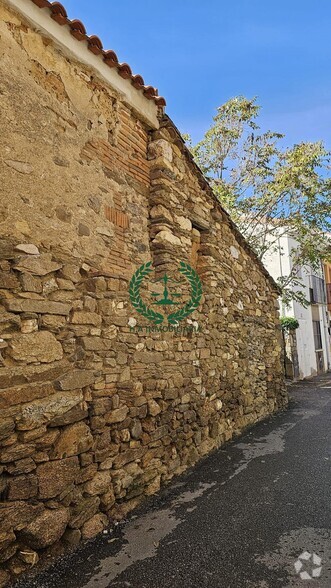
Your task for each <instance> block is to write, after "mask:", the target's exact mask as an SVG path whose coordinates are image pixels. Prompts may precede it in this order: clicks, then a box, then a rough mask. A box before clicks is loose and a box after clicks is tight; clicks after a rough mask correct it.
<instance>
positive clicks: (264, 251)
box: [186, 96, 331, 304]
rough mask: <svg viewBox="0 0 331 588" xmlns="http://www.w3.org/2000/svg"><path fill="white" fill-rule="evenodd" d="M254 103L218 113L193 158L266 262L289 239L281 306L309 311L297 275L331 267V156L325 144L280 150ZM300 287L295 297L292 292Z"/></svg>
mask: <svg viewBox="0 0 331 588" xmlns="http://www.w3.org/2000/svg"><path fill="white" fill-rule="evenodd" d="M259 112H260V107H259V106H258V105H257V104H256V99H255V98H253V99H247V98H245V97H243V96H238V97H235V98H231V99H230V100H228V101H227V102H226V103H225V104H223V105H222V106H220V107H219V108H218V109H217V114H216V116H215V117H214V119H213V124H212V126H211V128H210V129H209V130H208V131H207V132H206V134H205V135H204V137H203V139H202V141H200V142H199V143H198V144H197V145H195V146H192V144H191V143H190V138H189V137H187V136H186V140H187V142H188V145H189V148H190V149H191V151H192V153H193V155H194V158H195V160H196V162H197V164H198V165H199V167H200V168H201V170H202V171H203V173H204V174H205V176H206V177H207V179H208V180H209V182H210V183H211V185H212V187H213V190H214V192H215V194H216V195H217V197H218V198H219V200H220V202H221V203H222V205H223V206H224V208H225V209H226V210H227V211H228V212H229V214H230V215H231V217H232V219H233V220H234V222H235V223H236V224H237V226H238V228H239V230H240V231H241V232H242V234H243V235H244V236H245V237H246V239H247V241H248V242H249V244H250V245H251V247H252V248H253V249H254V251H255V252H256V254H257V255H258V257H259V258H260V259H261V260H262V261H263V260H264V258H265V256H267V255H268V253H272V252H273V250H275V249H276V248H279V238H280V237H281V236H282V235H285V234H287V235H290V236H292V237H293V238H294V239H295V240H296V242H297V246H296V247H295V249H293V251H292V270H291V273H290V275H288V276H283V277H282V278H280V279H279V280H278V282H279V286H280V287H281V289H282V292H283V300H284V302H285V303H288V302H289V300H290V299H293V298H294V299H297V300H298V301H300V302H301V303H303V304H306V301H305V298H304V296H303V294H302V292H301V291H300V285H301V281H300V278H299V276H298V271H299V268H302V267H305V266H306V267H310V268H313V269H317V268H319V267H320V262H321V260H322V259H330V240H329V238H328V236H327V233H328V232H331V178H330V174H329V170H330V156H331V153H330V152H329V151H327V150H326V149H325V147H324V145H323V143H322V142H321V141H320V142H316V143H311V142H302V143H299V144H297V145H293V146H292V147H288V148H283V147H282V146H281V143H282V141H281V140H282V139H283V135H281V134H280V133H275V132H271V131H267V132H261V131H260V127H259V126H258V124H257V122H256V119H257V118H258V115H259ZM294 286H295V288H294V290H293V287H294Z"/></svg>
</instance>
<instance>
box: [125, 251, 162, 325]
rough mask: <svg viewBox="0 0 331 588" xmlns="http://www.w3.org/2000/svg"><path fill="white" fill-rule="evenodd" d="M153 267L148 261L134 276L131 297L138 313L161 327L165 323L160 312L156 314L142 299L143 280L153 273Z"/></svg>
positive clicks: (130, 288)
mask: <svg viewBox="0 0 331 588" xmlns="http://www.w3.org/2000/svg"><path fill="white" fill-rule="evenodd" d="M151 265H152V262H151V261H148V262H147V263H144V264H143V265H141V266H140V267H138V269H137V271H136V272H135V273H134V274H133V276H132V278H131V280H130V284H129V295H130V300H131V304H132V306H133V307H134V308H135V309H136V311H137V312H139V313H140V314H142V315H143V316H144V317H145V318H147V319H148V320H150V321H151V322H152V323H155V324H156V325H159V324H160V323H162V321H163V318H164V317H163V315H162V314H160V313H159V312H154V310H152V309H151V308H148V306H147V305H146V304H145V303H144V301H143V299H142V297H141V296H140V286H141V283H142V281H143V279H144V278H145V277H146V276H148V275H149V274H150V273H151V272H152V268H151Z"/></svg>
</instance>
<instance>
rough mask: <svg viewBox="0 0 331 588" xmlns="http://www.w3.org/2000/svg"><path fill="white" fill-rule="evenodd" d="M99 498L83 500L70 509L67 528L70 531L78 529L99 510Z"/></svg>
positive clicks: (92, 497)
mask: <svg viewBox="0 0 331 588" xmlns="http://www.w3.org/2000/svg"><path fill="white" fill-rule="evenodd" d="M99 504H100V498H99V497H98V496H91V497H89V498H83V499H82V500H81V501H80V502H79V503H78V504H77V505H76V506H74V508H73V509H72V513H71V518H70V521H69V527H70V528H71V529H80V528H81V527H82V526H83V525H84V523H86V521H88V520H89V519H91V518H92V517H93V515H95V514H96V512H97V511H98V509H99Z"/></svg>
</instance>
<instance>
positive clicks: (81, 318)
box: [71, 311, 102, 327]
mask: <svg viewBox="0 0 331 588" xmlns="http://www.w3.org/2000/svg"><path fill="white" fill-rule="evenodd" d="M71 322H72V323H73V324H74V325H94V326H95V327H97V326H100V325H101V322H102V317H101V315H100V314H97V313H96V312H85V311H75V312H74V313H73V315H72V317H71Z"/></svg>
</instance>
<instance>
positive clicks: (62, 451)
mask: <svg viewBox="0 0 331 588" xmlns="http://www.w3.org/2000/svg"><path fill="white" fill-rule="evenodd" d="M20 4H21V5H22V6H23V5H25V8H27V7H28V5H29V4H31V6H32V7H33V11H34V12H32V13H31V14H32V16H31V15H29V14H23V10H20V9H19V6H18V5H20ZM45 4H47V2H46V3H43V1H39V0H38V2H37V1H36V2H34V3H32V2H31V0H25V1H24V3H22V2H19V1H18V0H15V2H10V1H9V0H8V2H7V1H4V0H2V1H1V2H0V55H1V60H0V64H1V66H0V67H1V75H0V108H1V135H0V144H1V148H0V157H1V200H0V226H1V243H0V294H1V314H0V324H1V335H0V337H1V338H0V351H1V362H0V365H1V367H0V408H1V414H0V473H1V481H0V492H1V496H0V563H1V566H2V568H1V571H0V586H3V585H5V584H6V582H7V581H8V579H9V578H10V576H11V575H14V576H15V575H17V574H19V573H21V572H23V571H25V570H27V569H28V568H29V567H31V566H33V565H34V564H35V563H36V562H37V561H38V559H39V558H40V556H45V554H46V555H47V554H48V555H49V554H52V553H58V552H59V551H60V550H61V549H62V548H63V547H64V546H69V545H74V544H76V543H78V542H79V541H80V540H81V539H89V538H90V537H92V536H93V535H95V534H96V533H98V532H100V531H101V530H102V529H103V528H104V527H105V526H106V525H107V524H108V523H109V520H112V519H120V518H121V517H123V516H124V515H125V514H126V513H127V512H128V511H130V510H131V509H133V508H134V507H135V506H136V505H138V503H139V502H140V501H141V500H142V499H143V498H144V496H146V495H150V494H152V493H154V492H156V491H157V490H158V489H159V487H160V484H162V483H165V482H167V481H168V480H170V479H171V478H172V477H173V476H174V475H175V474H178V473H180V472H182V471H184V470H185V469H186V468H187V467H189V466H191V465H192V464H194V463H195V462H196V461H197V460H198V459H199V458H200V457H201V456H203V455H205V454H206V453H208V452H209V451H211V450H212V449H213V448H215V447H217V446H219V445H220V444H222V443H224V442H225V441H227V440H229V439H231V437H232V436H233V435H235V434H238V433H239V432H240V431H242V430H243V429H244V428H245V427H247V426H248V425H251V424H252V423H254V422H256V421H257V420H259V419H261V418H263V417H265V416H266V415H268V414H270V413H272V412H273V411H276V410H279V409H281V408H283V407H284V406H286V403H287V397H286V392H285V388H284V383H283V367H282V357H281V339H280V328H279V319H278V310H277V297H278V292H277V289H276V286H275V284H274V283H273V281H272V280H271V278H270V277H269V276H268V274H267V273H266V271H265V270H264V269H263V266H262V265H261V264H260V263H259V262H258V260H257V258H256V257H255V255H254V254H253V253H252V251H251V250H250V249H249V248H248V246H247V244H246V243H245V241H244V239H243V238H242V237H241V235H240V234H239V233H238V231H237V230H236V228H235V227H234V226H233V224H232V223H231V221H230V219H229V218H228V216H227V215H226V213H225V212H224V211H223V210H222V208H221V207H220V205H219V204H218V202H217V201H216V199H215V198H214V196H213V194H212V192H211V190H210V188H209V186H208V184H207V183H206V181H205V180H204V178H203V177H202V175H201V173H200V171H199V170H198V168H197V167H196V166H195V164H194V163H193V161H192V159H191V157H190V155H189V153H188V151H187V149H186V147H185V145H184V143H183V141H182V139H181V137H180V135H179V133H178V131H177V129H176V128H175V126H174V125H173V123H172V122H171V121H170V120H169V119H168V118H167V117H166V116H165V115H164V114H163V112H162V109H160V108H159V107H158V106H157V105H156V104H154V103H151V101H150V100H149V99H148V97H145V96H144V95H143V94H142V93H141V91H140V93H139V91H138V89H135V88H134V87H133V86H132V83H131V81H130V80H125V84H127V86H125V87H124V86H123V87H124V91H123V92H120V91H119V90H118V89H116V88H114V87H112V85H111V84H110V83H109V82H107V80H105V79H104V77H103V76H102V75H101V74H100V75H99V74H98V71H97V69H96V68H97V65H94V62H93V64H89V62H88V59H87V58H86V57H85V53H86V54H87V53H88V49H87V48H86V47H85V45H84V47H83V45H82V49H81V51H82V59H81V60H79V59H78V58H77V56H76V57H75V56H74V54H72V53H70V52H69V51H68V52H67V51H66V47H65V42H64V41H61V43H60V42H57V40H56V38H55V37H54V35H55V34H56V27H57V28H58V29H59V34H62V35H64V32H63V31H65V29H67V26H66V25H63V26H62V27H61V26H60V24H58V23H56V22H54V20H52V19H51V16H50V14H49V9H48V8H47V7H45V8H43V6H44V5H45ZM56 4H58V3H56ZM14 5H17V6H14ZM31 10H32V8H31ZM45 11H46V12H45ZM39 12H40V14H42V15H43V17H42V18H44V20H45V19H46V17H47V19H48V20H49V22H50V27H51V26H52V27H53V29H54V31H55V33H53V32H52V34H47V31H45V29H44V28H43V26H44V25H43V26H42V25H41V24H40V26H37V25H36V22H34V19H37V18H38V14H39ZM40 18H41V17H40ZM62 24H63V23H62ZM53 29H52V31H53ZM65 34H67V35H68V36H70V33H69V32H68V31H67V32H66V33H65ZM73 41H74V43H76V44H77V46H78V48H80V47H81V45H80V44H79V41H78V40H77V41H76V40H75V39H74V40H73ZM79 50H80V49H79ZM77 51H78V49H77ZM84 52H85V53H84ZM91 55H92V54H91ZM94 58H95V56H94V55H93V59H94ZM91 59H92V57H91ZM101 62H102V58H100V63H101ZM95 63H96V62H95ZM111 71H112V75H114V76H115V73H114V74H113V70H111ZM116 75H119V74H117V73H116ZM114 79H115V78H114ZM121 83H123V84H124V82H123V79H122V82H121ZM125 88H127V94H125V91H126V90H125ZM135 103H136V104H137V107H135ZM145 103H146V113H147V114H146V113H145V114H144V104H145ZM153 108H154V111H155V123H153V122H151V118H152V117H151V115H150V112H151V109H153ZM147 261H152V262H153V266H154V267H155V268H156V269H155V274H154V278H155V279H156V278H157V277H158V276H159V277H160V276H162V275H163V274H164V272H167V273H168V274H169V275H175V274H176V271H177V269H178V264H179V262H180V261H185V262H187V263H189V264H190V265H191V266H192V267H194V268H195V269H196V271H197V272H198V274H199V276H200V279H201V281H202V285H203V297H202V302H201V305H200V307H199V308H198V309H197V310H196V311H195V312H194V314H193V315H192V316H191V317H190V319H185V321H184V322H183V323H182V326H184V327H185V326H186V327H187V325H189V324H191V325H192V321H193V322H194V325H195V328H194V329H193V330H192V329H191V330H186V331H185V329H183V330H182V331H181V332H176V331H170V330H168V331H167V332H165V331H163V332H162V331H161V332H158V331H157V330H153V329H151V328H148V327H150V323H149V322H148V320H147V319H145V318H144V317H142V316H140V315H139V314H138V313H137V312H136V311H135V310H134V308H133V307H132V306H131V304H130V300H129V293H128V283H129V280H130V278H131V276H132V274H133V272H134V271H136V269H137V268H138V267H139V266H140V265H142V264H143V263H145V262H147ZM152 287H153V285H152V286H151V284H150V283H147V281H145V282H144V285H143V286H142V296H143V297H145V298H146V297H147V298H148V296H149V295H151V288H152ZM130 319H131V320H130ZM133 319H134V320H133ZM135 322H136V328H132V327H130V324H135ZM142 327H144V328H142Z"/></svg>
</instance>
